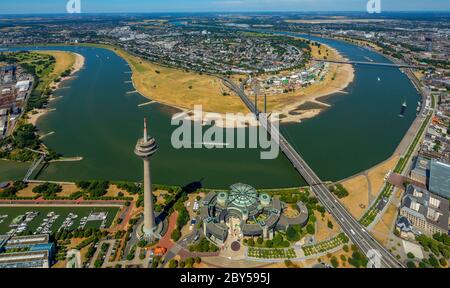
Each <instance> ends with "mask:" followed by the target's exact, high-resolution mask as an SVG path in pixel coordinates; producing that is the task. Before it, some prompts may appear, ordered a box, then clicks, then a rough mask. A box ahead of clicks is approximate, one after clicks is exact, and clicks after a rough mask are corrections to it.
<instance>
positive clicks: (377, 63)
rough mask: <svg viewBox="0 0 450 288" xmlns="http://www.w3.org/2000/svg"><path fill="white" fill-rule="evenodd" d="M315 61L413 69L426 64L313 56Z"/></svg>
mask: <svg viewBox="0 0 450 288" xmlns="http://www.w3.org/2000/svg"><path fill="white" fill-rule="evenodd" d="M312 60H313V61H316V62H327V63H338V64H351V65H370V66H380V67H391V68H413V69H426V68H428V67H427V66H417V65H409V64H395V63H382V62H370V61H348V60H328V59H317V58H313V59H312Z"/></svg>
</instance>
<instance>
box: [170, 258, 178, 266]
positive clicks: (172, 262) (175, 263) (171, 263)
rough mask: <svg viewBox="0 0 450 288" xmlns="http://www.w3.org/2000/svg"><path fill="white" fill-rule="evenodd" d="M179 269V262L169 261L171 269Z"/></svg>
mask: <svg viewBox="0 0 450 288" xmlns="http://www.w3.org/2000/svg"><path fill="white" fill-rule="evenodd" d="M177 267H178V261H177V260H175V259H171V260H170V261H169V268H177Z"/></svg>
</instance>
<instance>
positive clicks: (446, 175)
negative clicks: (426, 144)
mask: <svg viewBox="0 0 450 288" xmlns="http://www.w3.org/2000/svg"><path fill="white" fill-rule="evenodd" d="M429 186H430V189H429V190H430V191H431V192H433V193H435V194H438V195H439V196H441V197H444V198H446V199H449V198H450V164H446V163H443V162H439V161H437V160H434V159H433V160H431V165H430V185H429Z"/></svg>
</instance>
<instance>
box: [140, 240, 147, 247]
mask: <svg viewBox="0 0 450 288" xmlns="http://www.w3.org/2000/svg"><path fill="white" fill-rule="evenodd" d="M146 245H147V240H145V239H142V240H140V241H139V242H138V247H140V248H142V247H145V246H146Z"/></svg>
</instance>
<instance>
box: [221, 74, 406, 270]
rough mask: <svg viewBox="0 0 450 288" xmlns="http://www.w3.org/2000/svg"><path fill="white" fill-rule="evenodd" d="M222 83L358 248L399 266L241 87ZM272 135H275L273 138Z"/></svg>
mask: <svg viewBox="0 0 450 288" xmlns="http://www.w3.org/2000/svg"><path fill="white" fill-rule="evenodd" d="M221 79H222V80H223V81H224V83H225V85H226V86H228V87H229V88H230V89H232V90H233V91H234V92H236V93H237V94H238V95H239V97H240V98H241V99H242V101H243V102H244V103H245V104H246V105H247V107H248V109H250V111H253V112H254V113H255V114H256V115H258V116H259V117H258V120H259V122H260V124H261V125H262V126H263V127H264V128H265V129H266V130H267V131H268V133H270V134H271V135H272V139H274V136H278V137H279V141H278V142H279V143H278V144H279V146H280V149H281V151H282V152H283V153H284V154H285V156H286V157H287V158H288V159H289V161H291V163H292V165H293V166H294V167H295V169H296V170H297V171H298V172H299V173H300V175H301V176H302V177H303V178H304V179H305V181H306V182H307V183H308V185H309V186H310V187H311V189H312V191H313V192H314V194H315V195H316V196H317V199H318V200H319V201H320V202H321V203H322V205H323V206H324V208H325V209H326V210H327V211H328V212H329V213H330V214H331V215H332V216H333V217H334V218H335V219H336V222H337V223H338V224H339V226H340V227H341V228H342V230H343V231H344V232H345V234H347V236H348V237H349V238H350V239H351V240H352V242H353V243H354V244H355V245H357V246H358V247H359V249H360V250H361V251H362V252H363V253H364V254H365V255H366V256H367V257H368V258H372V257H371V256H372V255H374V253H376V254H377V255H379V256H380V257H379V258H380V259H379V260H380V261H379V262H380V266H381V267H386V268H400V267H403V265H402V263H400V262H399V261H398V260H397V258H395V257H394V256H393V255H392V254H391V253H389V252H388V251H387V250H386V249H385V248H384V247H383V246H382V245H381V244H380V243H378V242H377V241H376V240H375V238H373V237H372V235H370V234H369V233H368V232H367V231H366V230H365V228H364V227H363V226H362V225H361V224H360V223H359V222H358V221H357V220H356V219H355V218H353V216H352V215H351V214H350V213H349V212H348V211H347V209H345V207H344V206H343V205H342V204H341V203H340V202H339V201H338V200H337V198H336V197H335V196H334V194H333V193H331V192H330V191H329V190H328V188H327V186H326V185H325V184H323V182H322V181H321V180H320V178H319V177H318V176H317V175H316V174H315V173H314V171H313V170H312V169H311V168H310V167H309V166H308V164H307V163H306V162H305V161H304V160H303V158H302V157H301V156H300V155H299V154H298V153H297V151H296V150H295V149H294V148H293V147H292V146H291V145H290V144H289V142H288V141H287V140H286V139H285V138H284V137H283V135H282V134H281V133H280V132H279V130H278V129H277V128H275V127H274V126H272V125H270V126H268V124H267V122H268V121H267V115H266V114H260V112H259V111H256V109H255V105H254V104H253V103H252V102H251V101H250V99H249V98H248V97H247V95H246V94H245V92H244V90H242V89H241V87H238V86H237V85H236V84H235V83H234V82H233V81H232V80H230V79H227V78H221ZM275 138H276V137H275Z"/></svg>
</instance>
